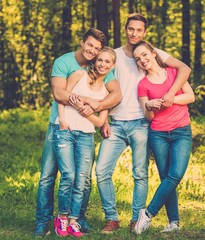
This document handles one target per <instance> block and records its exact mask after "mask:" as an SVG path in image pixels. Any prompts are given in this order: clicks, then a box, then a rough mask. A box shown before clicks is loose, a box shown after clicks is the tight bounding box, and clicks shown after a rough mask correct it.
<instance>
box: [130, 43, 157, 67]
mask: <svg viewBox="0 0 205 240" xmlns="http://www.w3.org/2000/svg"><path fill="white" fill-rule="evenodd" d="M133 56H134V59H135V61H136V63H137V65H138V66H139V67H140V68H142V69H144V70H149V69H150V68H151V67H152V66H153V64H154V63H156V59H155V57H156V53H155V52H152V51H151V50H150V49H148V48H147V47H145V46H143V45H141V46H139V47H137V48H135V50H134V52H133Z"/></svg>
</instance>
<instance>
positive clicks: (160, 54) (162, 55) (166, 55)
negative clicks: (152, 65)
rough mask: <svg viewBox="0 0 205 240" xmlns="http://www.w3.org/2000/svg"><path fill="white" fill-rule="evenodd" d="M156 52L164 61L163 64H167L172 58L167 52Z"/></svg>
mask: <svg viewBox="0 0 205 240" xmlns="http://www.w3.org/2000/svg"><path fill="white" fill-rule="evenodd" d="M155 50H156V52H157V53H158V54H159V56H160V58H161V59H162V61H163V62H166V60H167V59H168V58H169V57H170V55H169V54H168V53H166V52H165V51H163V50H161V49H158V48H155Z"/></svg>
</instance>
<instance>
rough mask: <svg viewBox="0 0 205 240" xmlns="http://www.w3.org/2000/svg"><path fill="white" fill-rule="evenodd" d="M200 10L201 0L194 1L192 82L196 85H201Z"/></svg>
mask: <svg viewBox="0 0 205 240" xmlns="http://www.w3.org/2000/svg"><path fill="white" fill-rule="evenodd" d="M202 9H203V8H202V4H201V0H195V12H196V17H195V53H194V80H195V81H196V84H197V85H198V84H201V83H202V64H201V61H202Z"/></svg>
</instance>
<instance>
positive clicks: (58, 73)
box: [51, 58, 70, 78]
mask: <svg viewBox="0 0 205 240" xmlns="http://www.w3.org/2000/svg"><path fill="white" fill-rule="evenodd" d="M69 72H70V69H69V68H68V65H67V64H66V63H65V61H62V58H57V59H56V60H55V61H54V64H53V67H52V73H51V76H52V77H63V78H67V77H68V73H69Z"/></svg>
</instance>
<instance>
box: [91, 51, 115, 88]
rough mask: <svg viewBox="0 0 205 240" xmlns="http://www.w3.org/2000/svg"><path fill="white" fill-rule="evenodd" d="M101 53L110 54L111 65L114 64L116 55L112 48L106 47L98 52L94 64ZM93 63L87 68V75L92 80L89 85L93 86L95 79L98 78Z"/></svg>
mask: <svg viewBox="0 0 205 240" xmlns="http://www.w3.org/2000/svg"><path fill="white" fill-rule="evenodd" d="M102 52H107V53H110V54H111V55H112V56H113V59H112V60H113V64H115V62H116V53H115V51H114V49H113V48H111V47H107V46H105V47H104V48H102V49H101V50H100V51H99V53H98V54H97V56H96V58H95V62H96V60H97V59H98V57H99V55H100V54H101V53H102ZM95 62H92V63H90V66H89V69H88V75H89V77H90V78H91V79H92V82H91V84H93V83H94V82H95V81H96V79H97V78H98V76H99V73H98V71H97V69H96V67H95Z"/></svg>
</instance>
